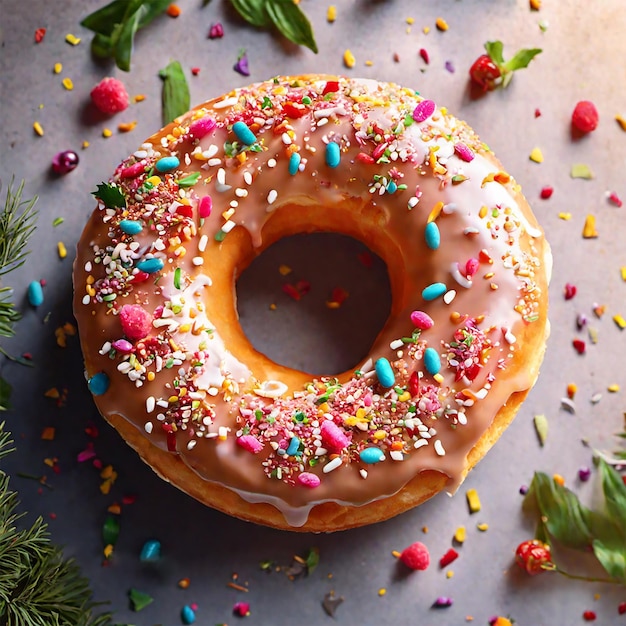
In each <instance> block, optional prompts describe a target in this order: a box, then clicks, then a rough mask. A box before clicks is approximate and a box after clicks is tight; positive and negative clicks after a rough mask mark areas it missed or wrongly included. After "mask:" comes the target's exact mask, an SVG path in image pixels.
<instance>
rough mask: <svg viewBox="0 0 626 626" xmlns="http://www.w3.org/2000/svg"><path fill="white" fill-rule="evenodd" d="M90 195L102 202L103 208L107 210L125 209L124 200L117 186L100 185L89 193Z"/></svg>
mask: <svg viewBox="0 0 626 626" xmlns="http://www.w3.org/2000/svg"><path fill="white" fill-rule="evenodd" d="M91 195H92V196H95V197H96V198H98V200H102V202H103V203H104V206H105V207H107V208H109V209H124V208H126V198H125V197H124V194H123V193H122V190H121V189H120V188H119V187H118V186H117V185H112V184H110V183H100V184H99V185H98V188H97V189H96V191H92V192H91Z"/></svg>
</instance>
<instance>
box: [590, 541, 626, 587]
mask: <svg viewBox="0 0 626 626" xmlns="http://www.w3.org/2000/svg"><path fill="white" fill-rule="evenodd" d="M592 545H593V552H594V554H595V556H596V558H597V559H598V561H600V564H601V565H602V567H603V568H604V569H605V570H606V572H607V573H608V574H609V576H611V578H615V579H617V580H619V581H620V582H621V583H622V584H626V543H625V541H624V537H623V536H622V537H621V538H620V539H617V540H616V541H615V542H614V543H611V544H610V545H607V544H606V543H604V542H602V541H601V540H600V539H594V541H593V544H592Z"/></svg>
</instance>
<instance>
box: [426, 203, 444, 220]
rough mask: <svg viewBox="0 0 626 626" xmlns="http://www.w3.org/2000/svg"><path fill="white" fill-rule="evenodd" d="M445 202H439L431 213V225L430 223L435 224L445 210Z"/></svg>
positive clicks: (429, 218) (429, 217)
mask: <svg viewBox="0 0 626 626" xmlns="http://www.w3.org/2000/svg"><path fill="white" fill-rule="evenodd" d="M443 206H444V204H443V202H442V201H441V200H440V201H439V202H437V204H435V206H434V207H433V209H432V211H431V212H430V214H429V216H428V220H427V222H428V223H429V224H430V222H434V221H435V220H436V219H437V218H438V217H439V215H440V214H441V211H442V210H443Z"/></svg>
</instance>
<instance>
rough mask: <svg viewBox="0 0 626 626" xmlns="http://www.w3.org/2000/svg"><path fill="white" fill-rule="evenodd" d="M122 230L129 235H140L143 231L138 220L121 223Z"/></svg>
mask: <svg viewBox="0 0 626 626" xmlns="http://www.w3.org/2000/svg"><path fill="white" fill-rule="evenodd" d="M120 228H121V229H122V231H123V232H125V233H126V234H127V235H138V234H139V233H140V232H141V231H142V230H143V227H142V226H141V222H137V221H136V220H122V221H121V222H120Z"/></svg>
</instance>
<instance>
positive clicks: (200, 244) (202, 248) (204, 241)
mask: <svg viewBox="0 0 626 626" xmlns="http://www.w3.org/2000/svg"><path fill="white" fill-rule="evenodd" d="M208 243H209V237H208V235H202V237H200V241H199V242H198V250H200V252H204V251H205V250H206V247H207V244H208Z"/></svg>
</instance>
